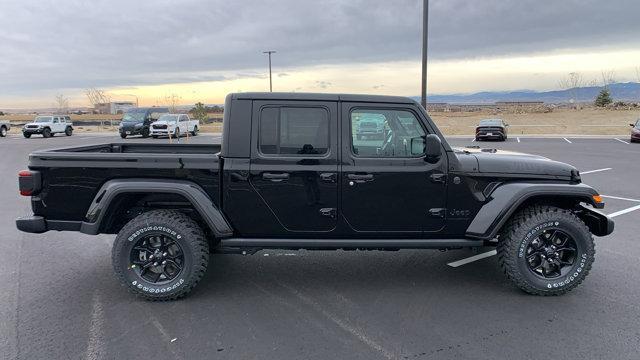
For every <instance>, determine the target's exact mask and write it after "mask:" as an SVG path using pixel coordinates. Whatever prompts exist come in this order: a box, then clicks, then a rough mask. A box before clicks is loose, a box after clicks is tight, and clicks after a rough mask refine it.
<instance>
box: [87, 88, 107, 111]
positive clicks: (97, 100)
mask: <svg viewBox="0 0 640 360" xmlns="http://www.w3.org/2000/svg"><path fill="white" fill-rule="evenodd" d="M84 94H85V96H86V97H87V99H88V100H89V104H91V106H93V109H94V112H95V111H96V110H97V109H96V108H97V106H98V104H105V103H109V102H111V96H110V95H109V94H107V92H106V91H104V90H100V89H96V88H89V89H84Z"/></svg>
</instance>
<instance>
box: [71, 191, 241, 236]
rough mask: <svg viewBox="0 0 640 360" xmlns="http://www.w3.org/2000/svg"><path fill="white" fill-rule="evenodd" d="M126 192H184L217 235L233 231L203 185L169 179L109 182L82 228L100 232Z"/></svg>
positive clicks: (226, 234) (184, 195)
mask: <svg viewBox="0 0 640 360" xmlns="http://www.w3.org/2000/svg"><path fill="white" fill-rule="evenodd" d="M125 193H141V194H152V193H165V194H177V195H181V196H182V197H184V198H185V199H187V201H189V202H190V203H191V205H193V207H194V209H195V210H196V211H197V212H198V214H199V215H200V217H202V219H203V220H204V221H205V222H206V224H207V225H208V226H209V228H210V229H211V231H212V232H213V233H214V234H215V236H216V237H218V238H223V237H228V236H231V235H232V234H233V230H232V228H231V225H229V222H228V221H227V220H226V219H225V217H224V215H223V214H222V212H221V211H220V210H219V209H218V208H217V207H216V205H215V204H214V203H213V201H212V200H211V198H210V197H209V196H208V195H207V193H205V191H204V190H203V189H202V188H201V187H200V186H198V185H197V184H195V183H192V182H190V181H179V180H172V181H166V180H162V179H118V180H110V181H107V182H106V183H104V185H103V186H102V187H101V188H100V190H99V191H98V193H97V194H96V196H95V198H94V199H93V201H92V203H91V206H90V207H89V210H88V211H87V214H86V215H85V221H83V222H82V225H81V227H80V231H81V232H83V233H85V234H91V235H95V234H99V233H100V231H101V230H102V228H101V225H102V224H103V221H104V220H105V219H104V217H105V215H106V214H107V213H108V210H109V207H110V206H111V205H112V202H113V200H114V199H115V198H116V197H117V196H118V195H120V194H125Z"/></svg>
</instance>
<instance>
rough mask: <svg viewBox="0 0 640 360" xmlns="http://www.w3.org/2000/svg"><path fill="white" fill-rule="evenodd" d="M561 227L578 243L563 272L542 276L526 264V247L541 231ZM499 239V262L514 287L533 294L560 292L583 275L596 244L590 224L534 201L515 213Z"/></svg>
mask: <svg viewBox="0 0 640 360" xmlns="http://www.w3.org/2000/svg"><path fill="white" fill-rule="evenodd" d="M553 230H560V231H562V232H564V233H566V234H567V235H569V236H571V237H572V238H573V240H574V242H575V245H576V247H577V251H576V254H575V260H574V262H573V265H571V267H570V268H569V271H567V273H566V274H563V275H561V276H559V277H557V278H552V279H549V278H543V277H542V276H540V275H538V274H535V273H534V271H532V270H531V269H530V268H529V264H528V263H527V260H526V249H527V247H528V246H529V245H530V244H531V242H532V241H534V239H535V238H536V237H537V236H538V235H540V234H542V233H543V232H545V231H547V232H550V231H553ZM498 240H499V242H498V248H497V251H498V262H499V263H500V267H501V268H502V270H503V271H504V273H505V275H506V276H507V278H508V279H509V280H511V281H512V282H513V283H514V284H515V285H516V286H517V287H519V288H520V289H522V290H524V291H525V292H527V293H529V294H533V295H542V296H551V295H562V294H565V293H567V292H569V291H571V290H573V289H574V288H575V287H577V286H578V285H580V283H581V282H582V281H583V280H584V279H585V277H586V276H587V275H588V274H589V270H591V266H592V264H593V260H594V258H595V244H594V241H593V236H592V235H591V233H590V232H589V228H587V226H586V225H585V223H584V222H583V221H582V220H580V218H578V217H577V216H576V215H575V214H574V213H573V212H571V211H569V210H565V209H560V208H557V207H553V206H541V205H534V206H530V207H527V208H525V209H523V210H521V211H519V212H518V213H516V214H515V215H514V216H513V217H512V218H511V219H510V220H509V222H508V223H507V224H506V226H505V228H504V230H503V231H502V233H501V234H500V237H499V239H498Z"/></svg>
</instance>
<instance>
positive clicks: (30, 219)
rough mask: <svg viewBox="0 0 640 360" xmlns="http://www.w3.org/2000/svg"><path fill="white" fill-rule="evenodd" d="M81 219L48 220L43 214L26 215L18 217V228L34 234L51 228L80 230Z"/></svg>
mask: <svg viewBox="0 0 640 360" xmlns="http://www.w3.org/2000/svg"><path fill="white" fill-rule="evenodd" d="M81 226H82V222H81V221H64V220H46V219H45V218H43V217H42V216H35V215H34V216H26V217H21V218H17V219H16V227H17V228H18V230H20V231H22V232H27V233H33V234H42V233H43V232H47V231H49V230H56V231H80V228H81Z"/></svg>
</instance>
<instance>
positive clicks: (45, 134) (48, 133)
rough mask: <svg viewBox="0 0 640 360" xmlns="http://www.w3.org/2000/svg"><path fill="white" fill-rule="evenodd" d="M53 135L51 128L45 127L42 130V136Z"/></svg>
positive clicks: (48, 136)
mask: <svg viewBox="0 0 640 360" xmlns="http://www.w3.org/2000/svg"><path fill="white" fill-rule="evenodd" d="M51 135H52V134H51V129H49V128H45V129H44V130H42V137H45V138H50V137H51Z"/></svg>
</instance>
